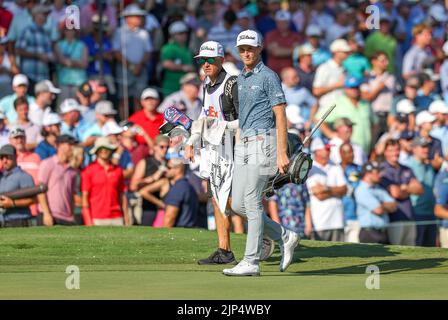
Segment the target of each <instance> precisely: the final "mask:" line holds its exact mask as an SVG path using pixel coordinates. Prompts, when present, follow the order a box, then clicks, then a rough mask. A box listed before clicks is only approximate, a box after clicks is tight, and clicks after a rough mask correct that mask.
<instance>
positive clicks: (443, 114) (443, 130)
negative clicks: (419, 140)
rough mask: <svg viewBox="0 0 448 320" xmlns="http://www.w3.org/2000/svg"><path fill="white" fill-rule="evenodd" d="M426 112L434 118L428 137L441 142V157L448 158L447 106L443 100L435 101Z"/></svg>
mask: <svg viewBox="0 0 448 320" xmlns="http://www.w3.org/2000/svg"><path fill="white" fill-rule="evenodd" d="M428 111H429V112H430V113H431V114H432V115H433V116H434V117H436V121H435V122H434V124H433V128H432V130H431V132H430V135H431V136H432V137H434V138H436V139H439V140H440V141H441V142H442V152H443V156H444V157H445V158H446V157H447V156H448V139H446V137H448V105H447V104H446V103H445V102H444V101H443V100H435V101H433V102H432V103H431V105H430V106H429V109H428Z"/></svg>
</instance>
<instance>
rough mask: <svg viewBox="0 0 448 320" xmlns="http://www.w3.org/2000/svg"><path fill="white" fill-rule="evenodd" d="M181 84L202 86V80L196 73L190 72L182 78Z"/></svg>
mask: <svg viewBox="0 0 448 320" xmlns="http://www.w3.org/2000/svg"><path fill="white" fill-rule="evenodd" d="M179 83H180V84H181V85H182V84H187V83H188V84H193V85H197V86H199V85H201V80H199V77H198V75H197V74H196V73H194V72H189V73H187V74H185V75H183V76H182V78H180V81H179Z"/></svg>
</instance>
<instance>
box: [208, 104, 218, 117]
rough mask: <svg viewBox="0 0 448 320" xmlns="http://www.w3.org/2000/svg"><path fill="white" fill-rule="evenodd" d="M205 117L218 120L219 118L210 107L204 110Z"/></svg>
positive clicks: (216, 112)
mask: <svg viewBox="0 0 448 320" xmlns="http://www.w3.org/2000/svg"><path fill="white" fill-rule="evenodd" d="M205 115H206V116H207V117H210V118H218V116H219V114H218V111H215V108H214V107H213V106H210V107H208V109H207V110H205Z"/></svg>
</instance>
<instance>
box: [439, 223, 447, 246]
mask: <svg viewBox="0 0 448 320" xmlns="http://www.w3.org/2000/svg"><path fill="white" fill-rule="evenodd" d="M439 232H440V246H441V247H442V248H448V228H443V227H441V228H439Z"/></svg>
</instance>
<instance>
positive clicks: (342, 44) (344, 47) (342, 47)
mask: <svg viewBox="0 0 448 320" xmlns="http://www.w3.org/2000/svg"><path fill="white" fill-rule="evenodd" d="M351 50H352V49H351V48H350V46H349V45H348V42H347V40H345V39H336V40H334V41H333V42H332V43H331V45H330V51H331V52H350V51H351Z"/></svg>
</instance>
